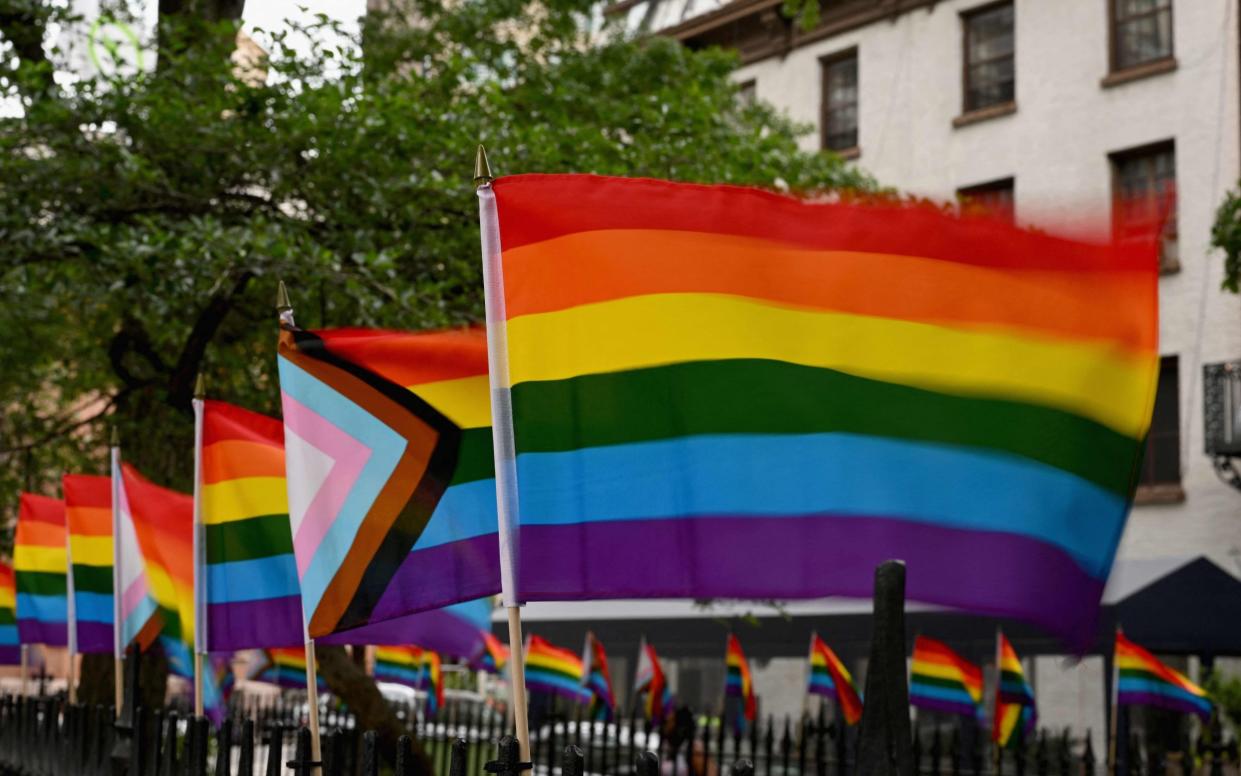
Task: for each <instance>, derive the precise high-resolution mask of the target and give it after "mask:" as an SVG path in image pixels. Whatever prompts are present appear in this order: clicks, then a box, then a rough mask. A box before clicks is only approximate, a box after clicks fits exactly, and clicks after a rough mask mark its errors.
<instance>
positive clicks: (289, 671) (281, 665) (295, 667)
mask: <svg viewBox="0 0 1241 776" xmlns="http://www.w3.org/2000/svg"><path fill="white" fill-rule="evenodd" d="M263 654H264V656H265V658H266V665H265V666H264V667H263V668H262V670H260V671H258V673H257V674H256V675H255V678H254V681H256V682H266V683H267V684H274V685H276V686H277V687H287V688H288V689H291V690H305V689H306V648H305V647H304V646H302V647H271V648H268V649H265V650H263ZM315 678H316V679H317V680H318V681H317V682H316V684H317V686H318V688H319V691H320V692H326V691H327V683H326V682H325V681H324V680H323V677H322V676H319V675H318V673H316V674H315Z"/></svg>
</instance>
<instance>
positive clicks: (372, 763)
mask: <svg viewBox="0 0 1241 776" xmlns="http://www.w3.org/2000/svg"><path fill="white" fill-rule="evenodd" d="M362 776H379V734H378V733H376V732H375V731H374V730H368V731H366V732H365V733H363V734H362Z"/></svg>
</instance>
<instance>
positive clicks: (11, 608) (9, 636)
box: [0, 561, 22, 666]
mask: <svg viewBox="0 0 1241 776" xmlns="http://www.w3.org/2000/svg"><path fill="white" fill-rule="evenodd" d="M21 662H22V647H21V640H20V639H19V638H18V637H17V579H16V578H15V577H14V575H13V567H12V566H11V565H10V564H8V563H5V562H3V561H0V665H6V666H15V665H19V664H21Z"/></svg>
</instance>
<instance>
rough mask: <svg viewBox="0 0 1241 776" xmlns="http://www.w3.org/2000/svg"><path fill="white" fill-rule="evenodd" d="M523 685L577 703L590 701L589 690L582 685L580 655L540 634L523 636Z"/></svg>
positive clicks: (534, 690) (530, 689)
mask: <svg viewBox="0 0 1241 776" xmlns="http://www.w3.org/2000/svg"><path fill="white" fill-rule="evenodd" d="M526 689H528V690H529V691H530V692H542V693H548V694H551V695H560V696H563V697H565V698H568V699H569V700H572V701H577V702H578V703H586V702H588V701H590V691H589V690H587V689H586V688H585V687H583V686H582V659H581V658H580V657H578V656H577V655H575V654H574V653H573V652H572V651H570V650H567V649H563V648H561V647H557V646H554V645H553V644H550V643H548V642H547V641H546V640H545V639H543V638H542V637H541V636H531V637H530V638H529V639H527V640H526Z"/></svg>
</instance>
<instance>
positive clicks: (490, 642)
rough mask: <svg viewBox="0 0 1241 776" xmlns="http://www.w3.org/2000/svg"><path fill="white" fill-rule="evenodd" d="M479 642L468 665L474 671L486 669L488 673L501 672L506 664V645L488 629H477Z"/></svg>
mask: <svg viewBox="0 0 1241 776" xmlns="http://www.w3.org/2000/svg"><path fill="white" fill-rule="evenodd" d="M479 638H480V644H479V647H478V649H477V650H476V652H475V653H474V656H473V657H472V658H471V659H470V667H471V668H473V669H474V670H475V671H486V672H487V673H489V674H500V673H503V671H504V667H505V666H506V665H508V657H509V650H508V646H507V645H506V644H504V643H503V642H501V641H500V640H499V639H497V638H496V637H495V636H493V635H492V634H491V631H489V630H480V631H479Z"/></svg>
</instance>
